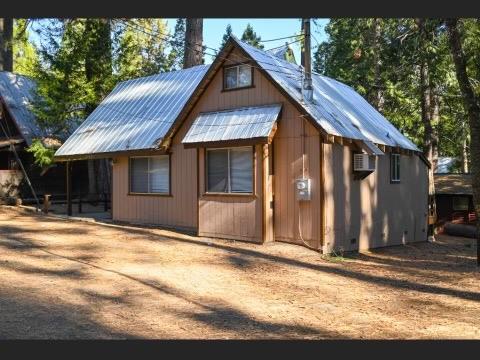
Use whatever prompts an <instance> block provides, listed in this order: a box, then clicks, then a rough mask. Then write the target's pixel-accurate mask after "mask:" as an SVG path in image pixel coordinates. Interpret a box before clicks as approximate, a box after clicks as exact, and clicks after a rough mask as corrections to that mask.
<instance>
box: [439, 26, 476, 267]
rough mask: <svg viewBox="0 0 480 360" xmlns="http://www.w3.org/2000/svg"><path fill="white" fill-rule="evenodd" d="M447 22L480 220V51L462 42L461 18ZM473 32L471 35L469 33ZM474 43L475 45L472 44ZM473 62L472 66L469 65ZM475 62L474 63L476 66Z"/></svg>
mask: <svg viewBox="0 0 480 360" xmlns="http://www.w3.org/2000/svg"><path fill="white" fill-rule="evenodd" d="M446 25H447V28H448V38H449V45H450V51H451V54H452V59H453V62H454V64H455V74H456V78H457V81H458V84H459V86H460V91H461V94H462V100H463V106H464V107H465V112H466V113H467V114H468V121H469V125H470V133H471V136H472V137H471V145H470V146H471V157H472V162H471V167H472V189H473V201H474V207H475V212H476V215H477V219H480V96H479V91H478V90H479V87H478V85H477V87H475V86H474V85H472V82H471V80H470V78H469V68H473V69H472V71H471V74H473V75H474V76H476V78H475V81H476V82H477V83H478V81H479V80H480V78H479V77H478V75H479V70H478V68H475V65H478V64H479V58H480V56H479V55H478V53H470V54H468V53H467V54H465V52H464V50H463V44H462V40H463V39H462V34H461V32H460V30H459V21H458V20H457V19H447V21H446ZM468 25H470V27H471V29H469V30H471V31H470V32H469V33H467V36H465V35H463V37H467V41H466V42H467V43H471V42H473V43H477V46H478V42H479V39H478V38H477V37H476V36H474V37H472V38H469V37H470V36H471V35H472V33H473V34H475V35H477V36H478V35H479V34H480V24H478V23H476V22H473V23H470V24H467V29H468ZM468 35H470V36H468ZM470 46H471V45H470ZM474 47H476V46H474ZM469 65H470V66H469ZM472 65H474V66H472ZM478 246H480V221H477V247H478ZM477 255H478V257H477V264H478V265H480V251H478V250H477Z"/></svg>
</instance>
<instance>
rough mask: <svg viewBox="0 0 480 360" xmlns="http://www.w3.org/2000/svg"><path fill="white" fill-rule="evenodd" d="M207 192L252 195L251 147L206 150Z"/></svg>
mask: <svg viewBox="0 0 480 360" xmlns="http://www.w3.org/2000/svg"><path fill="white" fill-rule="evenodd" d="M207 192H210V193H253V149H252V147H250V146H249V147H239V148H226V149H207Z"/></svg>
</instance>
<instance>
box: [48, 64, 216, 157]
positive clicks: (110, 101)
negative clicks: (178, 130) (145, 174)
mask: <svg viewBox="0 0 480 360" xmlns="http://www.w3.org/2000/svg"><path fill="white" fill-rule="evenodd" d="M207 69H208V65H200V66H195V67H192V68H189V69H185V70H179V71H172V72H167V73H161V74H157V75H152V76H147V77H143V78H138V79H133V80H128V81H124V82H121V83H119V84H118V85H117V86H116V87H115V88H114V89H113V91H112V92H111V93H110V94H109V95H108V96H107V97H106V98H105V99H104V100H103V101H102V103H101V104H100V105H99V106H98V107H97V108H96V109H95V110H94V111H93V112H92V113H91V114H90V116H89V117H88V118H87V119H86V120H85V121H84V122H83V124H82V125H80V126H79V127H78V128H77V130H76V131H75V132H74V133H73V134H72V135H71V136H70V137H69V138H68V140H67V141H66V142H65V143H64V144H63V145H62V146H61V147H60V148H59V149H58V150H57V152H56V153H55V156H74V155H85V154H95V153H109V152H117V151H125V150H140V149H152V148H154V147H155V145H156V144H157V142H158V140H159V139H162V138H163V136H164V135H165V133H166V132H167V131H168V130H169V129H170V126H171V125H172V123H173V121H174V120H175V119H176V118H177V116H178V114H179V113H180V111H181V110H182V109H183V106H184V105H185V103H186V102H187V100H188V99H189V98H190V95H191V94H192V92H193V90H194V89H195V88H196V86H197V85H198V83H199V82H200V80H201V79H202V78H203V76H204V74H205V72H206V71H207Z"/></svg>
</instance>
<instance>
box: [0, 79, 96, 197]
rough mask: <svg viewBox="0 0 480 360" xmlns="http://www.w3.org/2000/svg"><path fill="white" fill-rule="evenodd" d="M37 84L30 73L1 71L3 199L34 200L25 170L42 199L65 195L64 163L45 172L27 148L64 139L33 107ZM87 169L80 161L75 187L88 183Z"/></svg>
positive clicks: (0, 181) (0, 175)
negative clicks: (49, 128) (41, 122)
mask: <svg viewBox="0 0 480 360" xmlns="http://www.w3.org/2000/svg"><path fill="white" fill-rule="evenodd" d="M35 87H36V84H35V82H34V81H33V80H31V79H29V78H28V77H26V76H22V75H19V74H15V73H12V72H8V71H0V198H6V197H20V198H22V199H23V201H24V202H26V203H29V202H30V203H34V202H35V200H34V195H33V193H32V190H31V188H30V187H29V186H28V185H27V181H26V179H25V173H26V174H27V175H28V178H29V180H30V182H31V184H32V186H33V189H34V191H35V194H36V195H37V197H38V198H40V199H41V197H42V196H43V195H44V194H54V195H55V196H57V195H63V196H64V194H65V169H64V165H63V164H61V163H59V164H56V165H55V166H52V167H51V168H50V169H48V171H43V170H42V169H41V168H40V167H38V166H37V165H36V164H35V163H34V161H35V159H34V157H33V155H32V154H31V153H29V152H28V151H26V149H27V148H28V147H29V146H30V145H31V144H32V141H33V140H34V139H40V140H42V142H43V143H44V144H45V145H46V146H49V145H50V144H52V143H54V145H55V144H56V143H59V141H60V140H61V138H53V137H51V134H49V133H48V132H47V131H45V130H44V129H42V128H41V127H40V126H39V124H38V122H37V119H36V117H35V115H34V113H33V111H32V108H31V106H32V104H33V101H34V92H35ZM58 146H59V145H56V147H58ZM22 165H23V169H24V170H25V171H23V170H22ZM85 169H86V167H85V164H84V163H83V162H82V163H77V164H76V167H75V175H76V176H75V179H74V184H75V189H79V188H80V187H85V186H86V185H88V183H86V180H87V178H86V176H85Z"/></svg>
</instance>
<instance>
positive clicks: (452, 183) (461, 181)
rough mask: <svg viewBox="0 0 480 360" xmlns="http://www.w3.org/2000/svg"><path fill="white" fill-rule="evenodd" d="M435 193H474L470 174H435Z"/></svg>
mask: <svg viewBox="0 0 480 360" xmlns="http://www.w3.org/2000/svg"><path fill="white" fill-rule="evenodd" d="M433 178H434V182H435V194H446V195H472V194H473V189H472V176H471V175H470V174H434V176H433Z"/></svg>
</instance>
